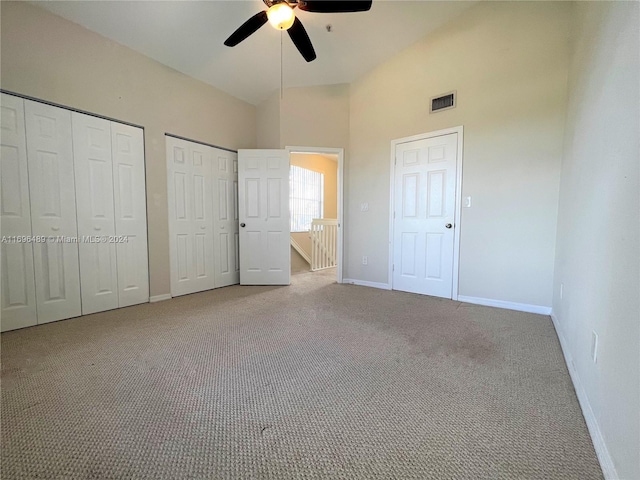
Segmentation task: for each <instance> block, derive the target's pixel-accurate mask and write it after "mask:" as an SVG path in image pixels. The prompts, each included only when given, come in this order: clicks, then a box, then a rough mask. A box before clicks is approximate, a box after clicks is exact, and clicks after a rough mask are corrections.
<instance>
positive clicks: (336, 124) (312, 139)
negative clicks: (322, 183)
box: [257, 84, 349, 149]
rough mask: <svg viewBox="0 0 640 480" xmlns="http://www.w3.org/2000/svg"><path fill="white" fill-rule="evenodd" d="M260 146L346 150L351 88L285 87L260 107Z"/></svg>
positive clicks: (342, 86) (258, 135) (343, 85)
mask: <svg viewBox="0 0 640 480" xmlns="http://www.w3.org/2000/svg"><path fill="white" fill-rule="evenodd" d="M257 112H258V113H257V116H258V127H257V142H258V143H257V147H258V148H284V147H286V146H302V147H330V148H345V149H346V148H347V146H348V145H349V85H346V84H339V85H322V86H316V87H298V88H286V89H285V90H284V92H283V95H282V98H281V96H280V91H276V92H274V93H273V94H271V96H270V97H269V98H268V99H267V100H265V101H264V102H262V103H261V104H260V105H258V107H257Z"/></svg>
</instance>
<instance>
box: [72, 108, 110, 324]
mask: <svg viewBox="0 0 640 480" xmlns="http://www.w3.org/2000/svg"><path fill="white" fill-rule="evenodd" d="M71 122H72V125H73V164H74V170H75V180H76V202H77V212H78V236H79V238H80V243H79V245H78V249H79V254H80V283H81V285H82V288H81V293H82V314H83V315H87V314H89V313H95V312H102V311H104V310H111V309H113V308H118V271H117V264H116V245H115V243H113V241H112V240H113V238H114V236H115V220H114V211H113V166H112V160H111V122H110V121H109V120H104V119H102V118H97V117H92V116H89V115H84V114H82V113H77V112H73V113H72V114H71Z"/></svg>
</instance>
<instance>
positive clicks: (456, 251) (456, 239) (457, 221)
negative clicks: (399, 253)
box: [388, 125, 464, 300]
mask: <svg viewBox="0 0 640 480" xmlns="http://www.w3.org/2000/svg"><path fill="white" fill-rule="evenodd" d="M452 133H456V134H458V145H457V147H458V148H457V152H456V192H455V203H456V206H455V213H454V219H453V224H454V226H455V230H454V233H453V279H452V289H451V299H452V300H460V297H459V296H458V283H459V272H460V230H461V226H462V158H463V151H462V149H463V144H464V141H463V140H464V127H463V126H462V125H460V126H458V127H452V128H445V129H443V130H436V131H435V132H428V133H420V134H418V135H412V136H411V137H404V138H398V139H396V140H392V141H391V155H390V158H391V162H390V163H391V175H390V182H389V184H390V190H389V193H390V198H389V266H388V269H389V280H388V284H389V288H390V289H393V211H394V193H395V192H394V184H395V164H396V162H395V157H396V147H397V146H398V145H400V144H401V143H407V142H414V141H416V140H426V139H428V138H433V137H441V136H443V135H449V134H452Z"/></svg>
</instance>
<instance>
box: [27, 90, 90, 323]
mask: <svg viewBox="0 0 640 480" xmlns="http://www.w3.org/2000/svg"><path fill="white" fill-rule="evenodd" d="M24 104H25V118H26V130H27V163H28V166H29V191H30V194H31V226H32V233H33V235H38V236H46V237H52V238H50V240H49V241H47V242H45V243H36V244H34V245H33V253H34V267H35V280H36V300H37V309H38V323H46V322H52V321H54V320H61V319H63V318H71V317H76V316H78V315H80V314H81V307H80V273H79V266H78V243H77V236H78V229H77V224H76V192H75V181H74V172H73V153H72V151H73V148H72V137H71V112H69V111H67V110H63V109H61V108H58V107H52V106H50V105H44V104H42V103H37V102H32V101H30V100H25V102H24ZM69 239H71V240H72V241H63V240H69ZM73 240H75V241H73Z"/></svg>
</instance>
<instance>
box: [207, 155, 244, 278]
mask: <svg viewBox="0 0 640 480" xmlns="http://www.w3.org/2000/svg"><path fill="white" fill-rule="evenodd" d="M212 150H213V188H214V192H213V216H214V221H213V235H214V242H213V248H214V255H215V267H216V287H226V286H228V285H235V284H238V283H240V265H239V261H238V260H239V252H238V229H239V228H238V154H237V153H234V152H227V151H225V150H220V149H218V148H214V149H212Z"/></svg>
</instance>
